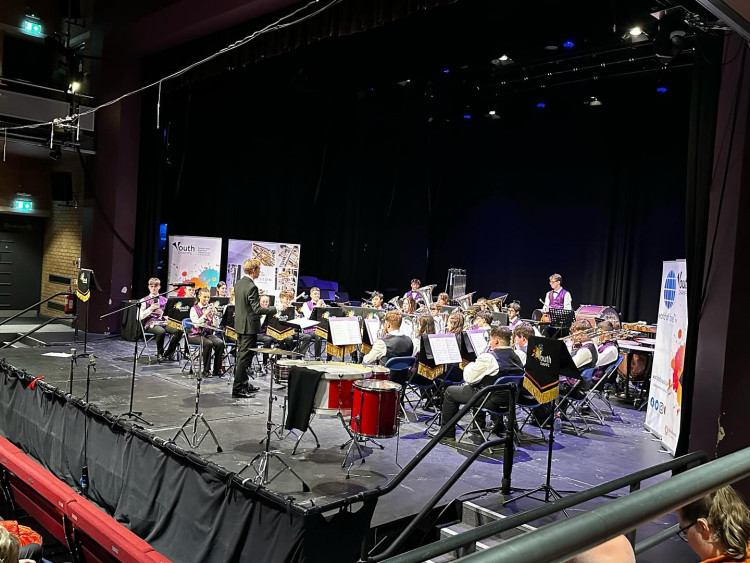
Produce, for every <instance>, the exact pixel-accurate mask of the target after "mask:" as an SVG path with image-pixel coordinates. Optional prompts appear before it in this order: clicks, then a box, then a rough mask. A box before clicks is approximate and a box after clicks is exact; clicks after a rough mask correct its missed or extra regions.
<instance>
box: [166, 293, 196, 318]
mask: <svg viewBox="0 0 750 563" xmlns="http://www.w3.org/2000/svg"><path fill="white" fill-rule="evenodd" d="M193 305H195V297H168V298H167V305H166V307H165V309H164V316H165V317H168V318H170V319H172V320H173V321H177V322H182V319H186V318H188V317H190V308H191V307H192V306H193Z"/></svg>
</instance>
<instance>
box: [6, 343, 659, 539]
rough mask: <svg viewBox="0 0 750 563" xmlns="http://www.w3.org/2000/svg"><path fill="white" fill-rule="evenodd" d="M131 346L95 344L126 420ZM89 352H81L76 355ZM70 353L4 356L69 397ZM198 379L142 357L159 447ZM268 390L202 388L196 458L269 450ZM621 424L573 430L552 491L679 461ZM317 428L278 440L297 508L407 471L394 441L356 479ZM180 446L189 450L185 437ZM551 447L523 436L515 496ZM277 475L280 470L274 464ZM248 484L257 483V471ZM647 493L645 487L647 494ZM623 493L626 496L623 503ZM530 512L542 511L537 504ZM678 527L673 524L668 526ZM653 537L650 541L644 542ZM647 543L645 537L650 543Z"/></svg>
mask: <svg viewBox="0 0 750 563" xmlns="http://www.w3.org/2000/svg"><path fill="white" fill-rule="evenodd" d="M133 347H134V346H133V343H132V342H126V341H123V340H120V339H119V338H106V337H103V336H101V335H93V334H92V335H90V338H89V345H88V348H89V352H90V353H94V354H95V355H96V368H97V371H96V373H94V372H93V371H92V374H91V388H90V402H91V403H93V404H95V405H97V406H98V407H99V408H100V409H102V410H108V411H110V412H111V413H113V414H120V413H123V412H125V411H127V410H128V401H129V394H130V384H131V383H130V382H131V372H132V364H133ZM77 348H78V349H79V352H82V348H83V346H82V343H79V345H78V346H77ZM68 351H69V350H68V349H67V348H64V347H47V348H25V349H6V350H4V351H3V352H4V353H3V356H4V357H5V358H6V359H7V361H8V362H9V363H11V364H13V365H14V366H15V367H17V368H19V369H24V370H26V371H27V372H28V373H30V374H31V375H34V376H44V378H45V382H47V383H50V384H53V385H56V386H58V387H60V388H62V389H65V390H67V388H68V378H69V376H70V360H69V358H64V357H54V356H46V355H44V354H48V353H50V352H56V353H61V352H68ZM87 364H88V361H87V359H86V358H79V360H78V365H77V366H76V367H75V368H74V374H73V394H74V395H76V396H79V397H83V395H84V391H85V385H86V365H87ZM195 383H196V380H195V379H194V378H192V377H191V376H189V375H188V372H187V370H185V372H183V371H182V370H181V366H180V365H179V364H177V363H165V364H153V365H149V364H148V359H147V358H146V357H145V355H144V357H143V358H142V359H141V360H140V361H139V362H138V364H137V369H136V381H135V395H134V405H133V406H134V410H136V411H143V416H144V418H145V419H146V420H148V421H149V422H150V423H152V424H153V426H145V425H144V427H145V428H146V429H147V430H148V431H150V432H153V433H154V434H156V435H158V436H159V437H161V438H164V439H169V438H172V437H173V436H174V435H175V432H176V431H177V429H178V428H179V426H180V425H181V424H182V423H183V422H184V420H185V419H186V418H187V417H188V416H190V414H191V413H192V412H193V410H194V406H195ZM254 384H255V385H258V386H259V387H260V388H261V390H260V391H259V392H258V393H257V394H256V396H255V397H254V398H251V399H233V398H232V397H231V386H230V382H229V377H228V376H225V377H223V378H208V379H204V380H203V382H202V390H201V400H200V411H201V412H202V413H203V414H204V416H205V418H206V420H207V421H208V422H209V424H210V425H211V428H212V429H213V431H214V432H215V433H216V436H217V438H218V440H219V443H220V445H221V447H222V448H223V453H217V452H216V449H215V446H214V444H213V441H212V440H211V438H210V437H207V438H206V439H205V440H204V441H203V444H202V445H201V446H200V447H199V448H198V449H197V453H198V454H200V455H201V457H203V458H205V459H208V460H210V461H212V462H213V463H215V464H217V465H220V466H222V467H224V468H226V469H228V470H230V471H235V472H236V471H239V470H240V469H242V468H243V466H245V464H247V463H248V462H249V461H250V460H251V459H252V458H253V457H254V456H255V455H256V454H257V453H259V452H261V451H262V450H263V445H262V444H261V443H260V441H261V439H263V438H264V437H265V428H266V424H265V423H266V413H267V410H266V409H267V405H268V386H269V384H273V392H274V395H275V396H276V397H278V400H277V401H276V402H275V403H274V420H275V421H276V422H281V408H280V407H281V404H282V398H283V396H284V394H285V392H286V389H285V388H284V387H282V386H280V385H278V384H276V383H274V382H272V381H271V377H270V376H266V377H260V378H258V379H256V380H255V381H254ZM614 405H615V412H616V416H615V417H609V418H608V420H607V422H606V424H605V425H598V424H592V425H591V427H592V431H591V432H587V433H585V434H583V435H582V436H580V437H578V436H576V435H575V434H573V433H572V431H571V430H570V429H568V428H567V426H564V427H563V433H562V435H561V436H559V437H557V440H558V441H557V442H556V444H555V449H554V457H553V462H552V486H553V487H554V488H555V489H557V490H559V491H560V492H563V493H566V492H569V491H571V492H572V491H579V490H584V489H587V488H590V487H591V486H593V485H597V484H600V483H602V482H605V481H609V480H612V479H614V478H617V477H620V476H622V475H626V474H628V473H632V472H634V471H637V470H639V469H643V468H645V467H649V466H652V465H655V464H657V463H661V462H664V461H667V460H669V459H671V456H670V455H669V454H668V453H666V452H664V451H663V450H662V449H661V448H660V444H659V442H658V441H657V440H655V439H654V437H653V436H652V435H651V434H650V433H648V432H646V431H645V430H644V429H643V422H644V417H645V414H644V413H643V412H640V411H636V410H634V409H633V408H628V407H627V406H625V405H624V404H618V403H616V402H615V403H614ZM426 419H427V416H426V413H421V416H420V420H417V421H407V422H405V423H404V424H402V427H401V438H400V443H399V462H400V464H401V465H404V464H405V463H406V462H407V461H409V460H410V459H412V458H413V457H414V455H415V454H416V453H417V452H418V451H419V450H420V449H421V448H422V447H423V446H424V445H425V444H426V443H427V442H428V440H429V437H428V436H426V435H425V434H424V430H425V428H426V426H425V423H424V421H425V420H426ZM313 428H314V429H315V432H316V433H317V435H318V438H319V439H320V443H321V447H320V448H319V449H316V448H315V443H314V439H313V438H312V436H311V435H310V434H309V433H308V434H307V435H305V437H304V438H303V439H302V443H301V444H300V448H299V450H298V453H297V454H296V455H295V456H292V455H291V451H292V448H293V446H294V437H293V436H288V437H286V438H285V439H284V440H278V439H275V438H274V440H273V441H272V448H273V450H275V451H277V452H279V454H280V455H281V457H282V458H283V459H284V460H285V461H286V462H287V463H288V464H289V465H290V466H291V467H292V468H293V469H294V471H296V472H297V473H298V474H299V475H300V476H301V477H302V478H303V479H304V480H305V481H306V482H307V483H308V485H309V486H310V488H311V492H309V493H302V492H301V488H300V485H299V482H298V481H297V480H296V479H295V478H294V477H293V476H292V475H291V474H290V473H289V472H288V471H287V472H284V473H282V474H281V475H280V476H279V477H278V478H277V479H276V480H274V481H273V482H272V483H270V484H269V485H268V488H269V489H271V490H273V491H275V492H278V493H280V494H283V495H285V496H286V495H292V496H294V497H295V502H296V503H298V504H301V505H303V506H311V505H312V504H313V503H314V504H315V505H321V504H326V503H328V502H331V501H334V500H336V499H339V498H342V497H345V496H348V495H351V494H353V493H356V492H359V491H362V490H366V489H370V488H373V487H375V486H378V485H381V486H382V485H385V484H386V483H387V482H388V481H389V480H390V479H391V478H392V477H393V476H394V475H396V473H397V472H398V471H399V466H398V465H397V464H396V456H395V453H396V438H390V439H384V440H381V442H382V443H383V444H384V445H385V449H384V450H382V451H381V450H380V449H378V448H370V447H368V448H366V450H365V452H366V462H365V463H364V464H363V465H360V464H359V463H358V462H357V463H355V465H354V466H353V467H352V469H351V477H350V479H347V478H346V470H345V469H342V467H341V464H342V461H343V460H344V451H342V450H341V449H340V447H339V446H340V445H341V444H342V443H343V442H345V441H346V440H347V439H348V435H347V434H346V432H345V430H344V429H343V428H342V425H341V423H340V422H339V420H338V418H336V417H334V416H317V417H316V418H315V419H314V420H313ZM177 444H178V445H180V446H181V447H183V448H185V449H189V447H188V445H187V443H186V442H185V440H184V439H183V438H182V437H180V438H179V439H178V440H177ZM470 448H471V445H470V444H467V445H466V446H461V449H457V448H455V447H449V446H446V445H443V444H438V445H437V447H436V448H435V449H434V450H433V451H432V452H431V453H430V454H429V455H428V456H427V457H426V458H425V460H424V461H423V462H422V463H421V464H420V465H418V466H417V468H416V469H415V471H414V472H413V473H412V474H411V475H410V476H409V477H407V478H406V479H405V480H404V481H403V482H402V483H401V485H400V486H399V487H398V488H397V489H396V490H394V491H393V492H392V493H391V494H388V495H385V496H383V497H381V499H380V500H379V502H378V505H377V508H376V511H375V514H374V517H373V521H372V526H378V525H381V524H384V523H387V522H392V521H394V520H398V519H400V518H403V517H406V516H410V515H413V514H416V512H418V511H419V510H420V509H421V508H422V506H424V504H425V503H426V502H427V501H428V500H429V498H431V496H432V495H433V494H434V493H435V491H436V489H437V486H438V485H439V484H441V483H442V482H444V480H445V479H447V478H448V476H449V475H450V474H451V473H452V471H453V470H455V469H456V468H457V467H458V466H459V465H460V464H461V463H462V462H463V461H464V460H465V458H466V456H467V452H468V451H469V450H470ZM546 456H547V446H546V444H545V443H544V442H543V441H542V440H541V438H540V436H539V430H538V429H537V428H534V427H527V428H525V429H524V433H523V434H522V436H521V445H520V447H519V448H518V450H517V452H516V454H515V458H514V464H513V474H512V484H513V487H519V488H535V487H537V486H539V485H541V484H542V483H543V482H544V479H545V471H546ZM271 463H272V466H271V468H272V469H278V468H280V467H281V466H280V465H279V464H277V463H276V462H273V461H272V462H271ZM243 475H247V476H253V475H254V472H253V470H252V468H249V469H248V470H247V471H245V472H244V473H243ZM501 476H502V451H501V450H500V451H496V452H495V453H494V454H493V455H491V456H486V457H480V458H479V459H478V460H477V461H476V462H475V463H474V464H473V466H472V467H471V468H470V469H469V470H468V471H467V473H466V474H465V475H464V476H463V478H462V479H461V480H460V481H459V482H458V483H457V484H456V485H455V486H454V488H453V489H452V490H451V491H450V492H449V493H448V495H447V496H446V497H445V499H443V503H444V502H448V501H450V500H452V499H453V498H455V497H457V496H458V495H460V494H462V493H466V492H468V491H472V490H476V489H483V488H487V487H493V486H497V487H499V486H500V480H501ZM645 485H647V484H644V486H645ZM624 493H625V491H623V493H622V494H624ZM528 502H529V503H530V504H529V505H528V506H527V507H528V508H531V507H532V506H535V503H536V501H534V500H529V501H528ZM671 522H673V519H672V518H670V517H667V518H666V519H665V521H664V522H663V523H661V524H662V525H667V524H668V523H671ZM646 535H649V534H646ZM643 537H644V536H640V538H641V539H642V538H643Z"/></svg>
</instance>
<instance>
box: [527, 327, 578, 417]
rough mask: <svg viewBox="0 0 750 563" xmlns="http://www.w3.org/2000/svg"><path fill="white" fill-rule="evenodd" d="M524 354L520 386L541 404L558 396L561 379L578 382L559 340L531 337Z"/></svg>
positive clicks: (573, 366) (566, 349)
mask: <svg viewBox="0 0 750 563" xmlns="http://www.w3.org/2000/svg"><path fill="white" fill-rule="evenodd" d="M526 350H527V353H526V366H525V377H524V379H523V386H524V387H525V388H526V389H527V390H528V391H529V392H530V393H531V394H532V395H533V396H534V398H535V399H536V400H537V401H539V402H540V403H548V402H550V401H553V400H555V399H556V398H557V396H558V395H559V394H560V386H559V382H560V376H566V377H572V378H574V379H581V374H580V372H579V371H578V368H577V367H576V365H575V363H574V362H573V358H571V356H570V353H569V352H568V348H567V346H565V342H563V341H562V340H555V339H552V338H544V337H542V336H530V337H529V344H528V346H527V348H526Z"/></svg>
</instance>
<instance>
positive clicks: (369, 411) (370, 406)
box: [349, 379, 401, 438]
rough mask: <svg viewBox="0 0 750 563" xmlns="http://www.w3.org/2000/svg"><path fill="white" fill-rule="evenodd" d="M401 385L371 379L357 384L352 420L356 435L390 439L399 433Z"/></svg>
mask: <svg viewBox="0 0 750 563" xmlns="http://www.w3.org/2000/svg"><path fill="white" fill-rule="evenodd" d="M400 394H401V385H399V384H398V383H394V382H393V381H381V380H378V379H368V380H365V381H357V382H355V383H354V403H353V405H352V419H351V421H350V423H349V425H350V427H351V429H352V430H353V431H354V433H355V434H359V435H360V436H366V437H369V438H390V437H391V436H395V435H396V433H397V432H398V408H399V397H400Z"/></svg>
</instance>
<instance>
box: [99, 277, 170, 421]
mask: <svg viewBox="0 0 750 563" xmlns="http://www.w3.org/2000/svg"><path fill="white" fill-rule="evenodd" d="M175 287H184V286H182V285H180V284H172V289H168V290H167V291H164V292H162V293H157V294H156V295H153V296H152V295H149V296H148V297H144V298H143V299H141V300H139V301H137V302H135V303H131V304H130V305H125V306H124V307H120V308H119V309H115V310H114V311H111V312H109V313H105V314H104V315H102V316H100V317H99V319H103V318H104V317H109V316H110V315H114V314H116V313H120V312H122V311H125V310H126V309H132V308H133V307H140V306H141V305H142V304H143V303H145V302H146V301H148V300H149V299H155V298H158V297H163V296H164V295H166V294H167V293H171V292H172V291H174V288H175ZM138 322H141V321H140V319H139V320H138ZM139 340H140V337H138V338H136V339H135V347H134V348H133V372H132V374H131V375H130V405H129V406H128V412H124V413H122V414H121V415H120V416H121V417H123V416H127V417H129V418H135V419H136V420H139V421H141V422H143V423H144V424H147V425H148V426H153V424H151V423H150V422H149V421H148V420H146V419H145V418H143V416H141V415H142V414H143V411H134V410H133V395H134V394H135V367H136V364H137V363H138V341H139Z"/></svg>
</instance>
